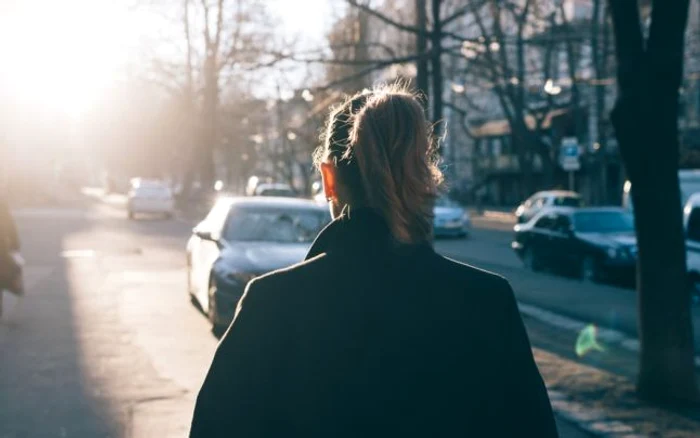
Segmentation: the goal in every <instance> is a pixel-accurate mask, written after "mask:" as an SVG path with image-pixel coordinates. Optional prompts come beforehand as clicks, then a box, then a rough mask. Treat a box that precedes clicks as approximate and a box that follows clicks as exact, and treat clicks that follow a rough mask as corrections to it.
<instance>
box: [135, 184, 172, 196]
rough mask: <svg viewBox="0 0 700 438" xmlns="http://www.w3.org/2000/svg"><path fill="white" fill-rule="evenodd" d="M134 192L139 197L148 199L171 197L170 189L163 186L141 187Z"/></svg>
mask: <svg viewBox="0 0 700 438" xmlns="http://www.w3.org/2000/svg"><path fill="white" fill-rule="evenodd" d="M134 192H135V193H136V194H137V195H138V196H146V197H167V196H170V189H168V188H167V187H162V186H141V187H137V188H136V189H135V190H134Z"/></svg>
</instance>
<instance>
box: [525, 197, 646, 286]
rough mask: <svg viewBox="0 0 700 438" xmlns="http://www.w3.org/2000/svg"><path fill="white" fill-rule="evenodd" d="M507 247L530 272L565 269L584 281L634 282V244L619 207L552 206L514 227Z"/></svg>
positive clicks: (629, 219) (629, 217) (628, 216)
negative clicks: (613, 280) (632, 280)
mask: <svg viewBox="0 0 700 438" xmlns="http://www.w3.org/2000/svg"><path fill="white" fill-rule="evenodd" d="M512 247H513V249H514V250H515V252H516V253H517V254H518V256H519V257H520V258H521V259H522V260H523V263H524V265H525V266H526V267H527V268H529V269H532V270H540V269H549V268H551V269H555V270H568V271H569V272H571V273H574V274H577V275H578V276H579V277H580V278H581V279H583V280H584V281H599V280H603V279H606V278H609V277H618V278H620V277H623V278H633V277H634V272H635V268H636V263H637V239H636V236H635V232H634V219H633V217H632V215H631V214H630V213H629V212H628V211H626V210H624V209H622V208H619V207H598V208H571V207H551V208H547V209H545V210H542V211H540V212H539V213H538V214H537V215H535V217H533V218H532V219H531V220H530V221H528V222H527V223H524V224H517V225H516V226H515V239H514V241H513V243H512Z"/></svg>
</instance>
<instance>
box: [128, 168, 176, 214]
mask: <svg viewBox="0 0 700 438" xmlns="http://www.w3.org/2000/svg"><path fill="white" fill-rule="evenodd" d="M174 212H175V198H174V196H173V192H172V190H170V187H169V186H168V185H167V184H166V183H164V182H161V181H157V180H145V179H141V178H135V179H133V180H132V181H131V190H129V195H128V201H127V213H128V216H129V219H134V218H135V217H136V215H137V214H158V215H162V216H165V217H166V218H171V217H172V216H173V214H174Z"/></svg>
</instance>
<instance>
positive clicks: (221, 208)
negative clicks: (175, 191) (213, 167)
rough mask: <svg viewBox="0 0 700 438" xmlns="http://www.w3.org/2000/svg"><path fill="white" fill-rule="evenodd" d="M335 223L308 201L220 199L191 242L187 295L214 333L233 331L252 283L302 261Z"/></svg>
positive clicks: (189, 245)
mask: <svg viewBox="0 0 700 438" xmlns="http://www.w3.org/2000/svg"><path fill="white" fill-rule="evenodd" d="M330 220H331V217H330V213H329V211H328V208H324V207H321V206H319V205H317V204H316V203H315V202H313V201H311V200H308V199H293V198H275V197H241V198H228V197H221V198H219V199H218V200H217V202H216V204H215V205H214V207H213V208H212V210H211V211H210V212H209V214H208V215H207V217H206V218H205V219H204V220H203V221H202V222H200V223H199V225H197V226H196V227H195V228H194V230H193V232H192V237H190V240H189V241H188V242H187V290H188V292H189V296H190V300H191V301H192V302H193V303H194V304H196V305H197V307H199V308H200V309H202V310H203V311H204V313H205V314H206V315H207V317H208V318H209V321H210V322H211V324H212V330H213V331H214V333H215V334H217V335H218V334H221V333H222V332H223V331H224V330H225V329H226V327H228V325H229V324H230V322H231V320H232V319H233V315H234V313H235V310H236V305H237V304H238V300H239V299H240V298H241V296H242V295H243V292H244V291H245V288H246V285H247V284H248V282H249V281H250V280H251V279H253V278H254V277H257V276H259V275H262V274H265V273H267V272H270V271H273V270H276V269H280V268H284V267H287V266H290V265H293V264H295V263H299V262H301V261H302V260H303V259H304V257H305V256H306V254H307V252H308V250H309V248H310V247H311V243H312V242H313V240H314V239H315V238H316V236H317V235H318V233H319V232H320V231H321V229H322V228H323V227H324V226H326V225H327V224H328V222H330Z"/></svg>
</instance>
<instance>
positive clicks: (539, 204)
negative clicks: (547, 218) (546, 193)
mask: <svg viewBox="0 0 700 438" xmlns="http://www.w3.org/2000/svg"><path fill="white" fill-rule="evenodd" d="M546 201H547V198H544V197H542V198H537V199H536V200H534V201H533V202H532V206H533V207H535V208H542V207H544V206H545V204H546Z"/></svg>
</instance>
